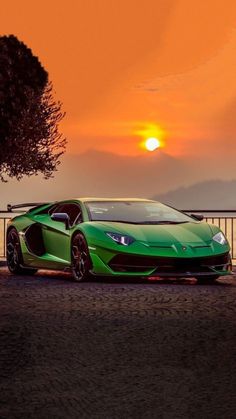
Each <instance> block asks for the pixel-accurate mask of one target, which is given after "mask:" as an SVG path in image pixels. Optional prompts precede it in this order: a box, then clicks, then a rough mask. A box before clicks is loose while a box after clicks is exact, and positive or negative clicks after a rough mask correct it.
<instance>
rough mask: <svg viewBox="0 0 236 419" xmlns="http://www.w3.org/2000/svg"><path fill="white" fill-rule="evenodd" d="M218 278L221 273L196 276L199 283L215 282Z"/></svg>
mask: <svg viewBox="0 0 236 419" xmlns="http://www.w3.org/2000/svg"><path fill="white" fill-rule="evenodd" d="M218 278H219V275H209V276H196V279H197V282H198V283H199V284H214V282H215V281H216V280H217V279H218Z"/></svg>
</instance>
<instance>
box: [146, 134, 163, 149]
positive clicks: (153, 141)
mask: <svg viewBox="0 0 236 419" xmlns="http://www.w3.org/2000/svg"><path fill="white" fill-rule="evenodd" d="M160 145H161V144H160V141H159V140H158V138H155V137H150V138H148V139H147V140H146V141H145V147H146V149H147V150H148V151H155V150H156V149H157V148H159V147H160Z"/></svg>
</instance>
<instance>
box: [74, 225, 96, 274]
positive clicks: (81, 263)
mask: <svg viewBox="0 0 236 419" xmlns="http://www.w3.org/2000/svg"><path fill="white" fill-rule="evenodd" d="M71 261H72V273H73V277H74V280H75V281H77V282H84V281H87V280H88V279H89V278H90V269H91V267H92V263H91V259H90V255H89V250H88V246H87V242H86V240H85V238H84V236H83V234H81V233H77V234H76V235H75V236H74V237H73V239H72V243H71Z"/></svg>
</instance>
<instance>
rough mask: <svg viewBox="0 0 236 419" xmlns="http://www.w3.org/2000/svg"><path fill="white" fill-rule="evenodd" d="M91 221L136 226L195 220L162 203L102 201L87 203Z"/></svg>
mask: <svg viewBox="0 0 236 419" xmlns="http://www.w3.org/2000/svg"><path fill="white" fill-rule="evenodd" d="M86 205H87V208H88V212H89V216H90V220H91V221H114V222H115V221H116V222H123V223H134V224H136V223H137V224H178V223H187V222H194V220H193V219H192V218H191V217H189V216H187V215H185V214H183V213H182V212H179V211H177V210H175V209H173V208H170V207H168V206H167V205H164V204H161V203H160V202H151V201H150V202H148V201H143V202H140V201H137V202H135V201H123V202H122V201H102V202H101V201H100V202H95V201H93V202H87V203H86Z"/></svg>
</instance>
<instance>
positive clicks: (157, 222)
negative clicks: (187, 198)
mask: <svg viewBox="0 0 236 419" xmlns="http://www.w3.org/2000/svg"><path fill="white" fill-rule="evenodd" d="M91 221H101V222H109V223H126V224H140V225H142V224H146V225H161V224H184V223H189V221H168V220H166V221H164V220H163V221H125V220H91Z"/></svg>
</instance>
